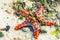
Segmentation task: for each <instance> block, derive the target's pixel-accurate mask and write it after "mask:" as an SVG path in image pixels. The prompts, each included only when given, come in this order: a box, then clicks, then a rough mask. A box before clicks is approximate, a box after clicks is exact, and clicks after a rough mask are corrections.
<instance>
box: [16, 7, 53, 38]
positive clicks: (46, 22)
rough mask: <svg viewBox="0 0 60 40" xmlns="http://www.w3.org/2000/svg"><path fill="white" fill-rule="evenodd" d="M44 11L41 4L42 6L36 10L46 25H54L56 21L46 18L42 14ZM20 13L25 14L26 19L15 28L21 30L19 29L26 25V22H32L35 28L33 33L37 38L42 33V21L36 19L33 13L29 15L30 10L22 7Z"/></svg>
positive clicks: (38, 16) (37, 15)
mask: <svg viewBox="0 0 60 40" xmlns="http://www.w3.org/2000/svg"><path fill="white" fill-rule="evenodd" d="M43 11H44V7H43V6H41V8H40V9H39V10H38V11H37V12H35V14H36V17H37V18H38V19H39V21H42V22H44V23H45V24H46V25H49V26H52V25H54V22H51V21H48V20H45V19H44V18H43V17H42V16H41V15H40V14H41V13H43ZM20 13H21V14H22V15H23V16H25V17H26V20H25V21H24V22H23V23H21V24H18V25H17V26H16V27H15V30H19V29H21V28H23V27H24V26H26V24H28V23H32V28H33V30H34V33H33V35H34V37H35V38H36V39H37V38H38V37H39V33H40V29H39V26H40V23H39V22H38V21H37V20H36V19H34V18H33V17H32V16H31V15H29V12H28V11H26V10H24V9H22V10H20Z"/></svg>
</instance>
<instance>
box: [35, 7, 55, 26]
mask: <svg viewBox="0 0 60 40" xmlns="http://www.w3.org/2000/svg"><path fill="white" fill-rule="evenodd" d="M41 12H42V13H43V10H42V8H41V9H39V10H38V11H37V12H35V14H36V16H37V18H38V19H39V21H42V22H43V23H44V24H46V25H49V26H53V25H54V22H52V21H49V20H46V19H44V18H43V17H42V16H41V15H40V14H41Z"/></svg>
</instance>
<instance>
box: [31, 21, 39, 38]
mask: <svg viewBox="0 0 60 40" xmlns="http://www.w3.org/2000/svg"><path fill="white" fill-rule="evenodd" d="M31 22H32V25H33V26H32V27H33V30H34V33H33V35H34V37H35V38H36V39H37V38H38V37H39V33H40V29H39V26H40V24H39V23H38V22H37V21H36V20H31Z"/></svg>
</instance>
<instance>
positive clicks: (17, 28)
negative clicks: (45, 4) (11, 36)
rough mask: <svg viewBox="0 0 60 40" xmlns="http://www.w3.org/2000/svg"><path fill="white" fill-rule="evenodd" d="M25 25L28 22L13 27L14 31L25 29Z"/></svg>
mask: <svg viewBox="0 0 60 40" xmlns="http://www.w3.org/2000/svg"><path fill="white" fill-rule="evenodd" d="M27 23H28V21H27V20H25V21H24V22H23V23H21V24H18V25H17V26H15V30H19V29H21V28H23V27H25V25H26V24H27Z"/></svg>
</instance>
